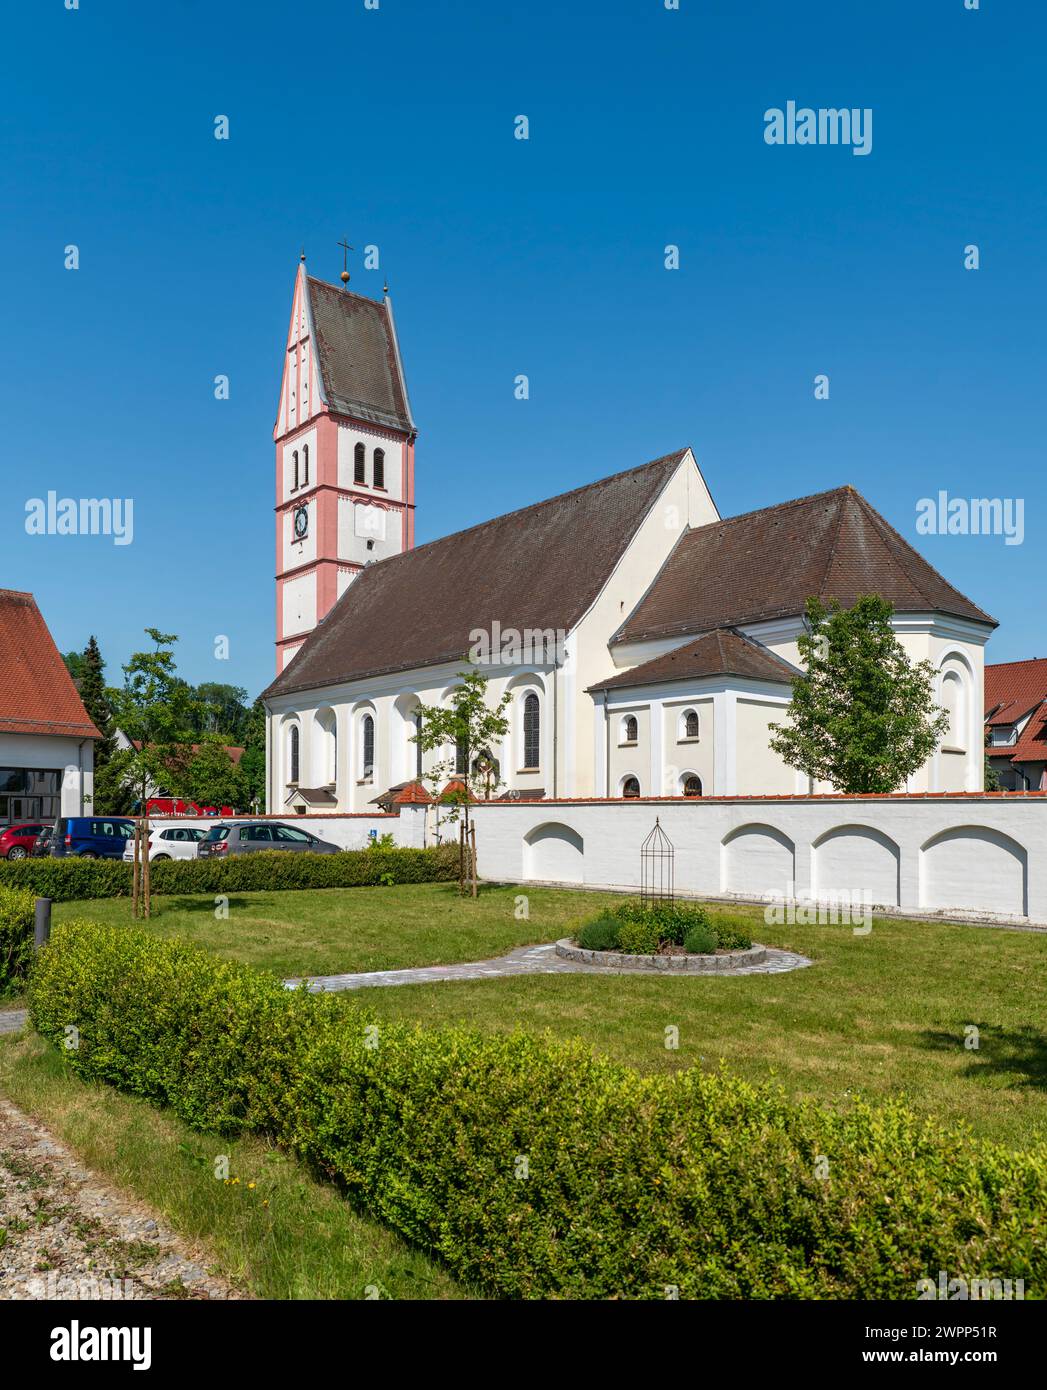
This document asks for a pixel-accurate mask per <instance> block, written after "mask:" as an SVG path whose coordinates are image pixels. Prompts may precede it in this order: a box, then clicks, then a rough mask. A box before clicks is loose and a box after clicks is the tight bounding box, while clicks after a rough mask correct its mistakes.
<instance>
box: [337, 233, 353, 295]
mask: <svg viewBox="0 0 1047 1390" xmlns="http://www.w3.org/2000/svg"><path fill="white" fill-rule="evenodd" d="M338 245H339V246H340V247H341V248H342V275H341V280H342V284H343V285H345V286H348V284H349V252H350V251H351V250H352V249H353V248H352V247H351V246H350V245H349V242H348V240H347V239H346V238H345V237H342V239H341V241H340V242H339V243H338Z"/></svg>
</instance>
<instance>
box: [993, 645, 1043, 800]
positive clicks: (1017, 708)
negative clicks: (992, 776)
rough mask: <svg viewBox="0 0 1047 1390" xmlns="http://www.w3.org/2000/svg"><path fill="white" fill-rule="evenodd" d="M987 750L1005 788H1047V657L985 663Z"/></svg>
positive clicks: (1021, 789)
mask: <svg viewBox="0 0 1047 1390" xmlns="http://www.w3.org/2000/svg"><path fill="white" fill-rule="evenodd" d="M985 755H986V757H987V758H988V760H989V766H990V767H991V768H992V769H993V771H994V772H995V773H996V776H997V779H998V780H999V783H1000V786H1001V787H1002V788H1003V789H1004V790H1005V791H1047V657H1035V658H1033V659H1032V660H1030V661H1001V662H999V663H995V664H989V665H987V666H986V667H985Z"/></svg>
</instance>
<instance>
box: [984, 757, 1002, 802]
mask: <svg viewBox="0 0 1047 1390" xmlns="http://www.w3.org/2000/svg"><path fill="white" fill-rule="evenodd" d="M985 790H986V791H987V792H999V791H1003V787H1002V786H1001V785H1000V779H999V777H998V776H997V775H996V769H995V768H994V767H993V765H992V763H991V762H990V761H989V755H988V753H986V755H985Z"/></svg>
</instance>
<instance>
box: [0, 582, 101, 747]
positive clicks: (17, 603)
mask: <svg viewBox="0 0 1047 1390" xmlns="http://www.w3.org/2000/svg"><path fill="white" fill-rule="evenodd" d="M0 733H5V734H44V735H51V736H56V735H57V736H59V737H62V738H100V737H101V735H100V734H99V732H98V730H97V729H96V728H95V726H94V725H93V724H92V723H91V720H90V718H89V717H88V714H87V710H85V709H84V705H83V701H82V700H81V699H80V696H79V695H78V694H77V690H76V686H75V685H74V684H73V678H72V676H70V674H69V672H68V671H67V670H66V666H65V662H64V661H63V660H62V658H61V656H59V654H58V648H57V647H56V646H55V644H54V640H53V638H52V637H51V634H50V632H48V630H47V624H46V623H45V622H44V620H43V617H42V615H41V613H40V610H39V608H37V606H36V600H35V599H34V598H33V596H32V594H24V593H19V592H18V591H17V590H16V589H0Z"/></svg>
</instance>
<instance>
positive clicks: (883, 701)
mask: <svg viewBox="0 0 1047 1390" xmlns="http://www.w3.org/2000/svg"><path fill="white" fill-rule="evenodd" d="M893 612H894V610H893V608H892V607H891V605H890V604H889V603H888V602H886V600H884V599H882V598H879V597H878V596H877V595H875V594H869V595H865V596H863V597H861V598H859V599H858V601H857V603H856V604H855V605H854V607H853V608H841V607H840V605H839V603H837V602H836V600H833V601H832V602H831V603H830V604H829V606H828V607H826V606H825V605H823V604H822V603H821V602H820V600H818V599H816V598H810V599H808V600H807V607H806V631H805V632H804V633H803V635H802V636H801V637H800V639H799V644H798V645H799V649H800V659H801V662H802V663H803V666H804V673H803V675H801V676H798V677H797V678H796V680H795V681H794V682H793V690H792V702H791V703H790V705H789V710H788V720H789V722H788V724H786V725H780V724H772V725H771V728H772V729H773V730H775V732H774V733H773V735H772V737H771V739H770V746H771V747H772V748H773V749H774V751H775V752H776V753H778V754H780V756H781V757H782V758H784V760H785V761H786V762H787V763H788V764H789V766H790V767H795V768H798V769H799V770H800V771H801V772H804V773H806V774H807V776H808V777H812V778H814V779H816V780H818V781H825V782H829V783H831V784H832V786H833V787H834V788H835V789H836V790H837V791H840V792H851V793H861V792H866V793H869V792H874V793H875V792H893V791H897V789H898V788H899V787H900V786H902V785H903V784H904V782H905V779H906V777H908V776H910V775H911V774H912V773H914V772H915V771H916V770H917V768H919V767H921V766H922V765H923V764H924V763H925V762H926V761H927V759H928V758H929V757H930V755H931V754H932V753H933V752H934V750H935V748H936V747H937V746H938V743H939V741H940V740H941V738H942V736H943V735H944V733H945V730H946V729H947V727H948V723H949V716H948V714H947V713H946V712H945V711H944V710H943V709H941V707H940V706H939V705H938V703H937V701H936V700H935V698H934V670H933V667H932V666H931V664H930V662H929V661H921V662H918V663H916V664H914V663H913V662H911V661H910V660H909V658H908V657H907V656H906V654H905V651H904V650H903V648H902V645H901V643H900V642H899V641H898V638H897V637H896V636H895V633H894V629H893V627H892V626H891V616H892V614H893Z"/></svg>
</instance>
